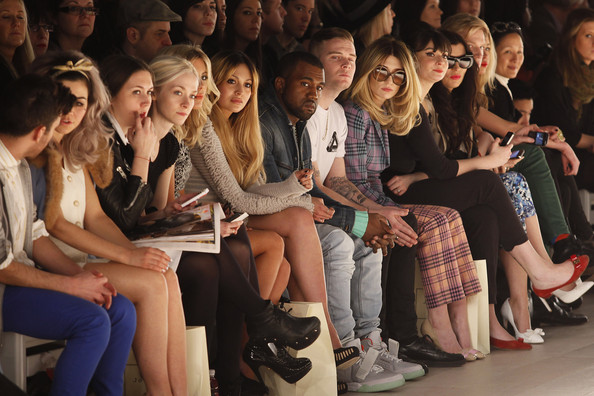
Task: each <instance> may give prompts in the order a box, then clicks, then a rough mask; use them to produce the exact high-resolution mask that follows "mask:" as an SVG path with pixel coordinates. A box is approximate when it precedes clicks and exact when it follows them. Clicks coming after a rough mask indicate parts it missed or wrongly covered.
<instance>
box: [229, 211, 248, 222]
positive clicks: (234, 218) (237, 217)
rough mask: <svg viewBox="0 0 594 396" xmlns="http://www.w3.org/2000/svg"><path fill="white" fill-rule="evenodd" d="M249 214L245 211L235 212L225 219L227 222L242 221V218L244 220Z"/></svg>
mask: <svg viewBox="0 0 594 396" xmlns="http://www.w3.org/2000/svg"><path fill="white" fill-rule="evenodd" d="M248 216H249V215H248V214H247V213H245V212H243V213H235V214H234V215H233V216H230V217H227V218H226V219H225V221H226V222H227V223H233V222H235V221H242V220H244V219H245V218H246V217H248Z"/></svg>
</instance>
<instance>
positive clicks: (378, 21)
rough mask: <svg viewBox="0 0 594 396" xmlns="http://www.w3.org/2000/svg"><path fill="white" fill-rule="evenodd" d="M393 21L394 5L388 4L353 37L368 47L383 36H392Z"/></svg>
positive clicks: (355, 32)
mask: <svg viewBox="0 0 594 396" xmlns="http://www.w3.org/2000/svg"><path fill="white" fill-rule="evenodd" d="M392 19H393V17H392V5H391V4H388V5H387V6H386V8H384V9H383V10H382V11H381V12H380V13H379V14H377V15H376V16H374V17H373V18H372V19H370V20H369V21H367V22H366V23H364V24H363V25H361V27H359V28H357V29H356V30H355V31H354V32H353V37H354V38H355V40H356V41H358V42H361V43H362V44H363V45H364V46H365V47H367V46H368V45H370V44H371V43H372V42H374V41H375V40H377V39H378V38H380V37H382V36H383V35H386V34H390V30H391V29H390V21H391V20H392Z"/></svg>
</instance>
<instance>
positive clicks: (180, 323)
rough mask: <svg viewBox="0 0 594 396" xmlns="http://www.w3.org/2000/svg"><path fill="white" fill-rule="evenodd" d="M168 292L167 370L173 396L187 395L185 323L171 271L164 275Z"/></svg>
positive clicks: (175, 280) (173, 273) (179, 294)
mask: <svg viewBox="0 0 594 396" xmlns="http://www.w3.org/2000/svg"><path fill="white" fill-rule="evenodd" d="M165 280H166V282H167V292H168V296H167V297H168V299H167V300H168V301H169V305H168V310H167V324H168V332H167V370H168V373H169V381H170V382H171V390H172V391H173V394H174V395H175V396H178V395H179V396H185V395H187V394H188V378H187V371H186V321H185V318H184V310H183V307H182V301H181V292H180V290H179V282H178V280H177V275H176V274H175V272H173V271H172V270H171V269H169V270H168V271H167V272H166V273H165Z"/></svg>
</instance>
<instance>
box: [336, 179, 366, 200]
mask: <svg viewBox="0 0 594 396" xmlns="http://www.w3.org/2000/svg"><path fill="white" fill-rule="evenodd" d="M328 187H330V188H331V189H332V190H334V191H336V192H337V193H339V194H340V195H342V196H343V197H345V198H346V199H348V200H350V201H353V202H354V203H356V204H358V205H363V203H364V202H365V201H366V200H367V198H366V197H365V195H363V194H362V193H361V191H359V190H358V189H357V187H355V186H354V185H353V184H352V183H351V182H350V181H349V180H348V179H347V178H346V177H331V178H330V179H328ZM363 206H364V205H363Z"/></svg>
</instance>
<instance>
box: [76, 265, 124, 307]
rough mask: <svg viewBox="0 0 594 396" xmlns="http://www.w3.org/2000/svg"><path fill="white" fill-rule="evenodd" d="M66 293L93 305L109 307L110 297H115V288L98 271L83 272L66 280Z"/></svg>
mask: <svg viewBox="0 0 594 396" xmlns="http://www.w3.org/2000/svg"><path fill="white" fill-rule="evenodd" d="M68 280H69V282H68V286H67V289H66V292H67V293H68V294H71V295H73V296H76V297H80V298H82V299H85V300H87V301H91V302H94V303H95V304H99V305H105V308H106V309H109V307H111V297H112V296H115V295H116V290H115V288H114V287H113V286H112V285H111V284H110V283H109V282H108V281H107V278H106V277H105V276H103V274H102V273H100V272H98V271H83V272H81V273H79V274H77V275H74V276H71V277H69V278H68Z"/></svg>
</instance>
